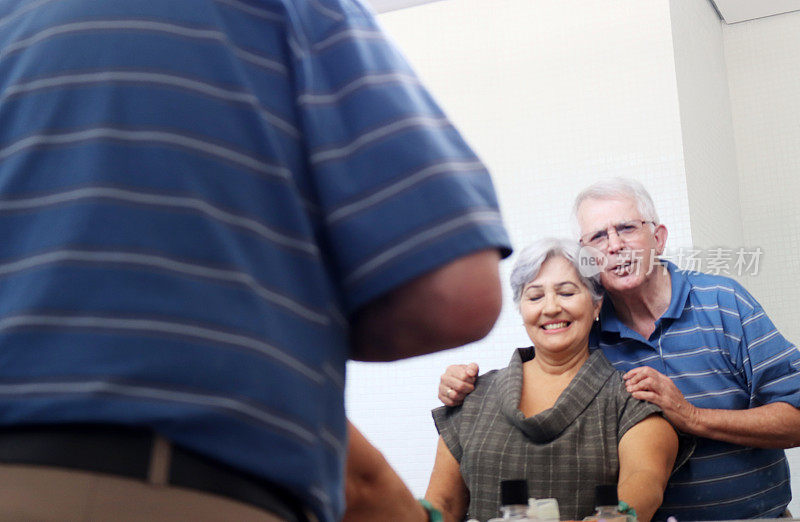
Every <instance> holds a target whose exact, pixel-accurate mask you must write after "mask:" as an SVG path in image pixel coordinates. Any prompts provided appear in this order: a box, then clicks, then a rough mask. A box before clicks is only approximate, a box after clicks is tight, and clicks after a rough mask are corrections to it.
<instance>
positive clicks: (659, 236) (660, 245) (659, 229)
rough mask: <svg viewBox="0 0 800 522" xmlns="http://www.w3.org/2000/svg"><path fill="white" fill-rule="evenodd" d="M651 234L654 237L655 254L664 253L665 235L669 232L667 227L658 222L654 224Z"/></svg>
mask: <svg viewBox="0 0 800 522" xmlns="http://www.w3.org/2000/svg"><path fill="white" fill-rule="evenodd" d="M653 235H654V236H655V238H656V255H659V256H660V255H661V254H663V253H664V247H666V245H667V236H668V235H669V232H667V227H666V226H665V225H662V224H660V223H659V224H658V225H656V229H655V231H654V232H653Z"/></svg>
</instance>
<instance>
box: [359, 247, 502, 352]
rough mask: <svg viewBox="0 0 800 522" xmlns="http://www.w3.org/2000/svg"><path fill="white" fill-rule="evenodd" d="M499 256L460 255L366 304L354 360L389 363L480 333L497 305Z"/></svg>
mask: <svg viewBox="0 0 800 522" xmlns="http://www.w3.org/2000/svg"><path fill="white" fill-rule="evenodd" d="M499 259H500V256H499V254H498V252H497V251H495V250H484V251H481V252H477V253H474V254H471V255H468V256H465V257H463V258H460V259H457V260H456V261H454V262H452V263H450V264H448V265H446V266H444V267H442V268H440V269H439V270H436V271H434V272H431V273H429V274H426V275H424V276H422V277H420V278H418V279H416V280H414V281H412V282H410V283H409V284H407V285H404V286H403V287H401V288H398V289H397V290H395V291H394V292H392V293H390V294H389V295H387V296H385V297H384V298H382V299H379V300H376V301H375V302H373V303H371V304H370V305H368V306H366V307H365V308H364V309H363V310H361V311H360V313H359V314H357V316H356V320H355V321H354V328H353V353H352V356H353V358H354V359H361V360H383V361H391V360H395V359H400V358H404V357H412V356H415V355H423V354H426V353H431V352H435V351H438V350H444V349H447V348H454V347H457V346H462V345H465V344H468V343H471V342H474V341H477V340H478V339H481V338H483V337H485V336H486V334H488V333H489V331H490V330H491V329H492V326H493V325H494V323H495V321H496V320H497V317H498V315H499V314H500V309H501V307H502V292H501V289H500V276H499V272H498V263H499Z"/></svg>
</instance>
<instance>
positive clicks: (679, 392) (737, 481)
mask: <svg viewBox="0 0 800 522" xmlns="http://www.w3.org/2000/svg"><path fill="white" fill-rule="evenodd" d="M573 210H574V216H575V218H576V220H577V223H578V226H579V229H580V243H581V244H582V245H583V246H585V247H587V248H586V249H587V250H590V251H591V252H593V253H594V255H596V256H598V258H599V259H600V261H601V262H600V263H599V265H600V266H601V267H602V272H601V275H600V277H601V282H602V284H603V287H604V288H605V291H606V297H607V298H606V300H605V302H604V305H603V309H602V311H601V314H600V321H599V323H598V324H597V325H596V327H595V330H594V332H593V336H592V341H591V345H592V347H593V348H600V349H602V350H603V353H604V354H605V355H606V357H607V358H608V359H609V360H610V361H611V362H612V364H613V365H614V366H615V367H616V368H617V370H620V371H622V372H625V374H624V376H623V377H624V379H625V380H626V383H627V389H628V391H630V392H631V393H632V394H633V396H634V397H636V398H638V399H644V400H647V401H650V402H652V403H654V404H657V405H658V406H660V407H661V408H662V410H663V411H664V415H665V416H666V417H667V419H668V420H669V421H670V422H671V423H672V424H673V425H674V426H675V427H676V428H678V429H679V430H681V431H683V432H685V433H688V434H691V435H694V436H696V437H697V449H696V451H695V453H694V455H693V456H692V458H691V459H690V460H689V462H688V463H687V465H685V466H684V467H682V468H681V469H679V470H678V471H676V472H675V473H674V475H673V476H672V477H671V479H670V481H669V484H668V486H667V489H666V492H665V494H664V502H663V504H662V506H661V509H660V510H659V511H658V512H657V513H656V515H655V517H654V519H656V520H658V519H664V518H666V517H667V516H669V515H674V516H676V517H677V518H678V519H679V520H680V519H683V520H725V519H744V518H771V517H778V516H781V515H784V514H785V513H786V506H787V505H788V503H789V501H790V499H791V490H790V487H789V467H788V464H787V461H786V455H785V452H784V451H783V449H784V448H789V447H793V446H797V445H800V410H798V407H800V351H798V350H797V348H796V347H795V346H794V345H793V344H792V343H790V342H789V341H787V340H786V339H785V338H784V337H783V336H782V335H781V334H780V333H779V332H778V331H777V329H776V328H775V326H774V325H773V323H772V322H771V321H770V319H769V317H768V316H767V315H766V313H765V312H764V310H763V308H762V307H761V305H760V304H759V303H758V302H757V301H756V300H755V299H754V298H753V296H751V295H750V294H749V293H748V292H747V290H745V289H744V288H743V287H742V286H741V285H740V284H739V283H737V282H736V281H734V280H732V279H730V278H727V277H723V276H719V275H708V274H702V273H697V272H687V271H682V270H680V269H679V268H678V267H677V266H675V265H674V264H672V263H670V262H668V261H665V260H662V259H659V257H658V256H660V255H661V254H662V253H663V252H664V247H665V244H666V241H667V228H666V227H665V226H664V225H663V224H662V223H661V222H660V221H659V219H658V215H657V214H656V211H655V206H654V205H653V201H652V199H651V197H650V195H649V194H648V193H647V191H646V190H645V189H644V187H643V186H642V185H641V184H640V183H638V182H636V181H633V180H629V179H622V178H618V179H613V180H609V181H603V182H599V183H596V184H594V185H592V186H590V187H588V188H586V189H585V190H583V191H582V192H581V193H580V194H579V195H578V197H577V198H576V201H575V206H574V209H573ZM477 374H478V367H477V365H476V364H474V363H472V364H469V365H453V366H450V367H448V369H447V371H446V372H445V374H444V375H443V376H442V379H441V382H440V386H439V398H440V399H441V400H442V402H444V403H445V404H446V405H455V404H459V403H460V402H461V401H462V400H463V397H464V396H465V395H466V394H467V393H469V392H470V391H471V390H472V388H473V384H474V382H475V379H476V378H477Z"/></svg>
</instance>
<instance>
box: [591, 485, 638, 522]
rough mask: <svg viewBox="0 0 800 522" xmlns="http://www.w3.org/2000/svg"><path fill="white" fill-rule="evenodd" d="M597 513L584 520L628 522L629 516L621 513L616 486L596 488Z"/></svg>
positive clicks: (595, 503)
mask: <svg viewBox="0 0 800 522" xmlns="http://www.w3.org/2000/svg"><path fill="white" fill-rule="evenodd" d="M594 505H595V509H596V510H597V511H595V513H594V514H593V515H591V516H588V517H586V518H584V520H597V521H601V520H602V521H604V522H628V515H626V514H625V513H620V512H619V509H618V508H619V499H618V498H617V486H616V485H615V484H603V485H601V486H596V487H595V488H594Z"/></svg>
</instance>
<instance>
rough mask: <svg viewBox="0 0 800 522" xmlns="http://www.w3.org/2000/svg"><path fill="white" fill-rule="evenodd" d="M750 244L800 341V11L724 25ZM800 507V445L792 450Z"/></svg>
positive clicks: (783, 321) (760, 285)
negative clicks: (759, 252) (759, 253)
mask: <svg viewBox="0 0 800 522" xmlns="http://www.w3.org/2000/svg"><path fill="white" fill-rule="evenodd" d="M723 35H724V41H725V57H726V63H727V69H728V78H729V81H730V98H731V109H732V114H733V125H734V132H735V136H736V145H737V164H738V170H739V180H740V189H739V191H740V198H741V207H742V218H743V222H744V227H743V228H744V238H745V242H746V243H748V244H750V245H754V246H759V247H761V248H762V249H763V252H764V253H763V256H762V258H761V260H762V262H761V264H760V270H759V273H758V274H757V275H755V276H753V277H750V278H749V281H748V289H749V290H750V291H751V292H752V293H753V294H754V295H755V296H756V297H757V298H758V299H759V300H760V301H761V303H762V304H763V305H764V308H765V309H766V310H767V312H768V313H769V315H770V317H771V318H772V319H773V321H774V322H775V323H776V324H777V325H778V328H779V329H780V330H781V332H782V333H783V334H784V335H785V336H786V337H787V338H788V339H789V340H791V341H792V342H794V343H795V344H797V343H800V321H798V320H797V315H798V302H799V301H800V201H798V200H800V12H797V13H789V14H784V15H780V16H774V17H770V18H763V19H759V20H753V21H750V22H742V23H740V24H735V25H730V26H725V27H724V28H723ZM789 463H790V466H791V469H792V471H793V477H792V484H793V488H792V489H793V492H794V495H793V496H794V501H793V502H792V504H791V505H790V508H791V510H792V512H793V513H794V514H795V516H796V515H797V513H798V512H800V449H795V450H790V451H789Z"/></svg>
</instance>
